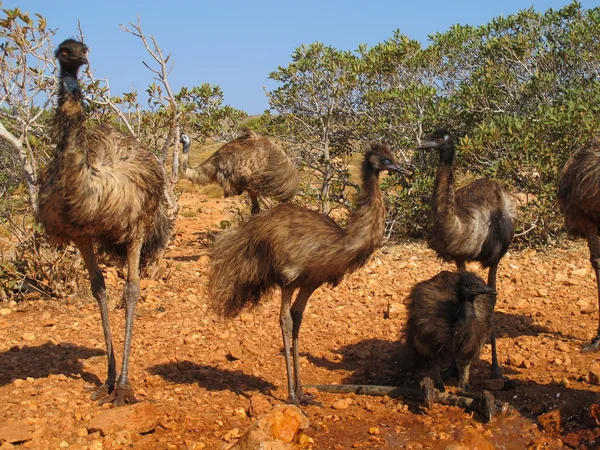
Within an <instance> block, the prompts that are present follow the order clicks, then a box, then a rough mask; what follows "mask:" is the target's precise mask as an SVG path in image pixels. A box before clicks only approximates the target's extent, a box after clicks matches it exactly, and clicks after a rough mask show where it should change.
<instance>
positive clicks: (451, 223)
mask: <svg viewBox="0 0 600 450" xmlns="http://www.w3.org/2000/svg"><path fill="white" fill-rule="evenodd" d="M418 149H422V150H438V152H439V155H440V164H439V166H438V169H437V173H436V176H435V183H434V188H433V225H432V230H431V235H430V238H429V245H430V247H431V248H432V249H433V250H435V252H436V253H437V254H438V256H440V257H441V258H442V259H444V260H447V261H448V260H449V261H454V262H455V264H456V267H457V269H458V270H459V271H465V270H466V266H465V263H466V262H468V261H477V262H479V263H480V264H481V267H482V268H484V269H486V268H489V271H488V279H487V284H488V286H489V287H490V288H491V289H493V290H494V291H495V290H496V276H497V273H498V264H499V262H500V259H502V257H503V256H504V255H505V254H506V252H507V251H508V247H509V246H510V243H511V242H512V239H513V236H514V234H515V220H516V217H517V207H516V204H515V202H514V200H513V197H512V196H511V195H510V194H509V193H508V192H507V191H506V189H505V188H504V187H503V186H502V185H501V184H499V183H497V182H495V181H492V180H488V179H486V178H480V179H477V180H475V181H473V182H472V183H469V184H468V185H466V186H464V187H462V188H460V189H458V190H456V189H455V186H454V168H453V164H454V156H455V152H456V139H455V137H454V136H452V135H451V134H450V133H449V132H448V131H446V130H445V129H438V130H436V131H434V132H433V133H432V134H431V135H429V136H428V137H427V139H426V140H425V141H424V142H423V143H421V145H420V146H419V147H418ZM491 344H492V373H491V375H492V378H500V377H502V372H501V370H500V365H499V364H498V354H497V351H496V333H495V330H494V327H493V326H492V333H491Z"/></svg>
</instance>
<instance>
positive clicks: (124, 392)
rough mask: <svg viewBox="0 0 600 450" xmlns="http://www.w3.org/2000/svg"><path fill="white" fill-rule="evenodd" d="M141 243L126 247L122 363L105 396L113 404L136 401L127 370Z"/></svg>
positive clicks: (138, 241) (138, 280)
mask: <svg viewBox="0 0 600 450" xmlns="http://www.w3.org/2000/svg"><path fill="white" fill-rule="evenodd" d="M142 244H143V242H142V240H141V239H139V240H136V241H134V242H132V243H131V244H130V245H128V247H127V282H126V283H125V287H124V288H123V299H124V300H125V342H124V344H123V364H122V366H121V375H119V379H118V380H117V385H116V386H115V390H114V391H113V393H112V394H111V395H109V396H108V397H107V398H106V402H112V403H113V405H115V406H121V405H125V404H131V403H136V402H137V399H136V398H135V395H134V394H133V389H132V388H131V385H130V384H129V378H128V370H129V355H130V352H131V337H132V334H133V322H134V319H135V309H136V306H137V301H138V298H139V296H140V254H141V251H142Z"/></svg>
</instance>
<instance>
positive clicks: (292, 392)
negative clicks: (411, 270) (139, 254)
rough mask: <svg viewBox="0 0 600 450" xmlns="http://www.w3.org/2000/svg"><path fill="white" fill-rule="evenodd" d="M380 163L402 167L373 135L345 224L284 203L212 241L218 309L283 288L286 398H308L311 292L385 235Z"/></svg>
mask: <svg viewBox="0 0 600 450" xmlns="http://www.w3.org/2000/svg"><path fill="white" fill-rule="evenodd" d="M382 170H390V171H400V170H401V169H400V166H399V163H398V161H397V160H396V158H395V156H394V155H393V153H392V152H391V150H390V148H389V146H388V145H385V144H379V143H374V144H372V145H371V147H370V149H368V150H367V151H366V152H365V155H364V162H363V164H362V169H361V175H362V192H361V194H360V196H359V198H358V200H357V205H356V209H355V210H354V211H353V212H352V214H351V216H350V218H349V221H348V224H347V225H346V227H344V228H342V227H340V226H339V225H338V224H337V223H335V221H334V220H333V219H331V218H330V217H328V216H325V215H323V214H321V213H318V212H316V211H311V210H309V209H306V208H303V207H301V206H298V205H294V204H289V203H282V204H279V205H277V206H276V207H275V208H273V209H270V210H268V211H264V212H262V213H261V214H258V215H254V216H252V217H250V219H249V220H248V222H246V223H244V224H242V225H241V226H240V227H238V228H235V229H232V230H230V231H227V232H225V233H222V234H221V235H220V236H219V237H218V238H217V240H216V241H215V244H214V245H213V247H212V249H211V254H210V257H211V259H210V277H209V292H210V298H211V302H212V305H213V307H214V308H215V310H216V311H217V312H218V313H220V315H223V316H225V317H234V316H235V315H237V314H238V313H240V312H241V310H242V309H244V308H245V307H246V306H256V305H258V303H259V302H260V300H261V298H262V297H263V294H265V293H266V292H267V291H269V290H270V289H271V288H274V287H275V286H279V287H280V288H281V309H280V316H279V323H280V326H281V332H282V335H283V346H284V351H285V363H286V370H287V380H288V394H289V396H288V402H289V403H306V402H308V401H310V396H306V395H305V394H304V393H303V392H302V383H301V381H300V365H299V361H298V335H299V332H300V325H301V323H302V315H303V313H304V309H305V307H306V304H307V302H308V299H309V298H310V296H311V294H312V293H313V292H314V291H315V289H317V288H318V287H319V286H321V285H322V284H324V283H330V284H331V285H333V286H336V285H337V284H338V283H340V281H341V280H342V279H343V277H344V275H345V274H346V273H350V272H353V271H355V270H356V269H358V268H359V267H362V266H363V265H364V264H365V263H366V261H367V260H368V258H369V257H370V255H371V254H372V253H373V251H374V250H375V249H376V248H378V247H379V246H380V245H381V242H382V240H383V232H384V228H385V205H384V203H383V197H382V193H381V189H380V188H379V185H378V178H379V172H381V171H382ZM296 290H298V294H297V296H296V298H295V300H294V301H293V302H292V297H293V295H294V292H295V291H296ZM290 339H291V344H292V346H291V349H292V353H293V369H292V359H291V353H290Z"/></svg>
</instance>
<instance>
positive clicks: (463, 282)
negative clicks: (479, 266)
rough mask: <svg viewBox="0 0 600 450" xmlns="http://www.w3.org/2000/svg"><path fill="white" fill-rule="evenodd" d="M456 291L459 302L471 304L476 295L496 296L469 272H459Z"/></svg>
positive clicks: (493, 291) (495, 293) (494, 292)
mask: <svg viewBox="0 0 600 450" xmlns="http://www.w3.org/2000/svg"><path fill="white" fill-rule="evenodd" d="M456 289H457V294H458V300H459V301H460V302H466V301H470V302H472V301H473V300H475V297H477V296H478V295H498V293H497V292H496V291H495V290H494V289H492V288H490V287H489V286H488V285H487V284H485V282H484V281H483V280H482V279H481V278H479V277H478V276H477V275H475V274H474V273H470V272H461V274H460V278H459V279H458V285H457V287H456Z"/></svg>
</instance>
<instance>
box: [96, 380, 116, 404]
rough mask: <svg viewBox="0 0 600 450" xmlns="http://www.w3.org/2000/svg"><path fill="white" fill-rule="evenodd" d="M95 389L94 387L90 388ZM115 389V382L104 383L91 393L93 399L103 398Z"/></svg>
mask: <svg viewBox="0 0 600 450" xmlns="http://www.w3.org/2000/svg"><path fill="white" fill-rule="evenodd" d="M90 390H93V389H90ZM114 390H115V385H114V384H109V383H104V384H103V385H102V386H100V387H99V388H98V389H96V390H94V392H92V395H91V397H90V398H91V399H92V400H101V399H103V398H105V397H106V396H107V395H110V394H111V393H112V392H114Z"/></svg>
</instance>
